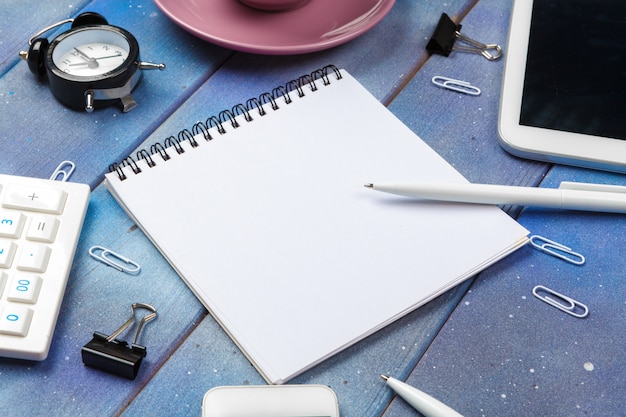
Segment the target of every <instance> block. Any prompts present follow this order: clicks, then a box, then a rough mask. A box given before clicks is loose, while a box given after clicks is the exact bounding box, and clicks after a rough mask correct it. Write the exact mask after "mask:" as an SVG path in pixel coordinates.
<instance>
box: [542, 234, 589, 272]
mask: <svg viewBox="0 0 626 417" xmlns="http://www.w3.org/2000/svg"><path fill="white" fill-rule="evenodd" d="M530 244H531V245H532V246H533V247H534V248H535V249H538V250H540V251H542V252H545V253H547V254H548V255H552V256H555V257H557V258H560V259H563V260H564V261H565V262H569V263H571V264H574V265H582V264H584V263H585V257H584V256H583V255H581V254H580V253H578V252H574V251H573V250H572V248H569V247H567V246H565V245H562V244H560V243H557V242H555V241H553V240H550V239H546V238H545V237H543V236H539V235H533V236H531V237H530Z"/></svg>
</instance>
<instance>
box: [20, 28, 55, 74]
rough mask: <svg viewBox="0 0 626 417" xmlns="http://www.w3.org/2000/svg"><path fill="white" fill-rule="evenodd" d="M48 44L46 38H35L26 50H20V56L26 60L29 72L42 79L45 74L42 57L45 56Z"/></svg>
mask: <svg viewBox="0 0 626 417" xmlns="http://www.w3.org/2000/svg"><path fill="white" fill-rule="evenodd" d="M49 44H50V43H49V42H48V40H47V39H46V38H37V39H35V40H34V41H33V42H32V43H31V45H30V48H29V49H28V51H20V58H22V59H24V60H26V62H28V69H30V72H32V73H33V74H35V75H36V76H37V77H39V78H42V79H43V78H45V76H46V67H45V65H44V58H45V57H46V53H47V51H48V45H49Z"/></svg>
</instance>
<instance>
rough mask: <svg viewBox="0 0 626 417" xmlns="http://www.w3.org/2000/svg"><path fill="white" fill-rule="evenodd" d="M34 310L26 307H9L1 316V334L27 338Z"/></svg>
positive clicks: (3, 310)
mask: <svg viewBox="0 0 626 417" xmlns="http://www.w3.org/2000/svg"><path fill="white" fill-rule="evenodd" d="M32 319H33V310H31V309H30V308H28V307H25V306H19V305H17V306H16V305H7V306H5V307H4V308H3V309H2V313H1V314H0V333H4V334H10V335H14V336H26V335H27V334H28V328H29V327H30V322H31V320H32Z"/></svg>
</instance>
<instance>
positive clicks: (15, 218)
mask: <svg viewBox="0 0 626 417" xmlns="http://www.w3.org/2000/svg"><path fill="white" fill-rule="evenodd" d="M25 219H26V216H24V215H23V214H22V213H20V212H19V211H10V210H0V236H2V237H12V238H18V237H20V235H21V234H22V228H23V227H24V220H25Z"/></svg>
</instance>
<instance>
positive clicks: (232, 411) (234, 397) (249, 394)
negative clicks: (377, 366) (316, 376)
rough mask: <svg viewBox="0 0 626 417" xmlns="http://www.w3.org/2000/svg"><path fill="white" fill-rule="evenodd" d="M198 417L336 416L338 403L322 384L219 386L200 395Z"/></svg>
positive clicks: (335, 397) (337, 416)
mask: <svg viewBox="0 0 626 417" xmlns="http://www.w3.org/2000/svg"><path fill="white" fill-rule="evenodd" d="M202 417H339V405H338V403H337V396H336V395H335V392H334V391H333V390H332V389H330V388H329V387H327V386H324V385H316V384H303V385H295V384H294V385H241V386H221V387H215V388H212V389H210V390H209V391H207V393H206V394H205V395H204V398H203V400H202Z"/></svg>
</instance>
